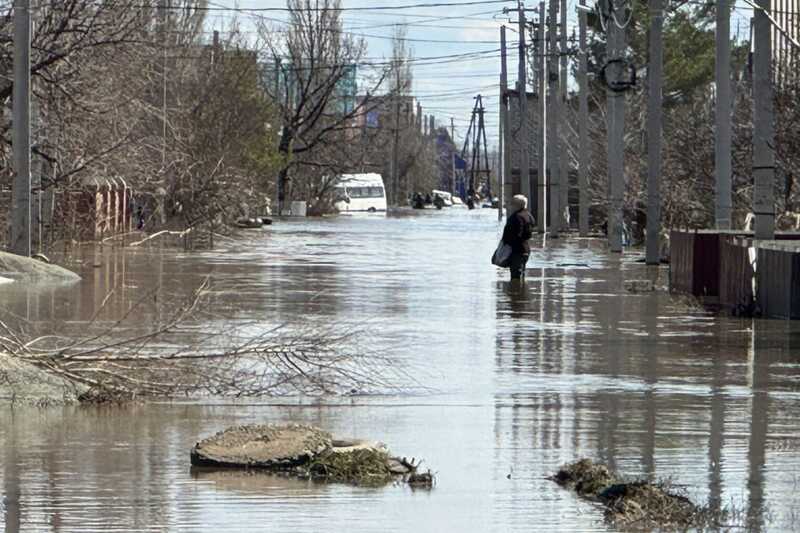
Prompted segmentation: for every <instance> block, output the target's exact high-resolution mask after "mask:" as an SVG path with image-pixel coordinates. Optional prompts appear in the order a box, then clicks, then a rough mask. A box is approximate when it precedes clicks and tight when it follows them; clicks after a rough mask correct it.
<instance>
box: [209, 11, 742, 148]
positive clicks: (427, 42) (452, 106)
mask: <svg viewBox="0 0 800 533" xmlns="http://www.w3.org/2000/svg"><path fill="white" fill-rule="evenodd" d="M475 1H476V0H342V7H344V8H346V9H350V8H372V9H367V10H363V9H359V10H355V11H344V12H343V19H344V24H345V29H346V30H347V31H351V32H353V33H355V34H360V35H362V36H364V38H365V39H366V42H367V45H368V50H367V53H366V56H367V57H368V58H370V60H377V59H379V58H384V57H385V58H389V57H390V56H391V53H392V35H393V26H394V25H402V26H404V27H405V29H406V31H407V33H406V38H407V39H408V43H407V44H408V46H409V47H410V49H411V50H412V55H413V57H414V58H416V59H417V60H418V61H419V64H417V65H415V66H414V69H413V79H414V85H413V92H414V95H415V96H416V97H417V99H418V101H419V102H420V103H421V105H422V109H423V111H422V112H423V114H426V115H428V114H433V115H434V116H435V117H436V124H437V126H442V125H445V126H448V127H449V126H450V121H451V118H452V119H453V122H454V124H455V133H456V141H457V142H458V143H459V146H460V143H463V139H464V135H465V134H466V132H467V128H468V126H469V122H470V117H471V113H472V109H473V106H474V104H475V96H476V95H477V94H481V96H482V99H483V102H484V106H485V108H486V115H485V122H486V135H487V138H488V142H489V145H490V149H491V148H492V147H493V146H495V145H496V144H497V139H498V137H499V125H498V119H499V110H498V109H499V93H500V89H499V87H500V85H499V80H500V53H499V51H497V50H499V48H500V27H501V25H506V26H507V27H508V30H507V40H508V44H509V50H508V70H509V86H510V87H513V86H514V84H515V82H516V72H517V61H518V54H517V49H516V46H517V33H516V27H517V25H516V20H517V18H516V13H510V14H505V15H504V14H503V8H504V7H509V8H515V7H516V4H517V2H516V0H509V1H507V2H501V1H497V0H494V1H488V2H481V3H475V4H474V5H461V6H457V5H449V6H443V7H427V6H424V5H425V4H435V3H449V4H457V3H465V2H470V3H473V2H475ZM577 1H578V0H567V4H568V5H567V13H568V23H567V25H568V30H567V31H568V35H571V34H572V32H573V29H574V31H575V32H576V34H577V15H576V11H575V5H576V4H577ZM209 2H210V6H211V7H217V8H219V7H226V8H238V9H239V11H238V12H237V11H233V10H230V11H211V12H209V21H208V24H209V26H210V28H211V29H223V28H224V27H226V26H227V22H229V21H230V20H231V19H232V18H233V17H237V19H238V21H239V23H240V27H241V29H242V31H243V32H248V31H252V30H254V19H255V18H257V17H269V18H270V19H279V20H286V18H287V15H286V13H285V12H280V11H266V12H265V11H247V10H248V9H264V8H284V7H286V2H285V0H209ZM593 3H594V2H593V1H592V0H587V4H589V5H593ZM525 4H526V7H527V8H528V9H532V8H533V7H535V6H538V4H539V2H538V0H537V1H533V0H528V1H527V2H525ZM740 5H741V4H740ZM409 6H414V7H409ZM376 7H380V8H384V9H374V8H376ZM532 15H533V14H530V15H529V16H532ZM749 16H750V13H749V12H747V13H744V12H742V11H734V14H733V17H732V21H731V30H732V32H735V31H736V29H737V24H738V25H739V27H740V28H741V29H742V31H749V30H748V29H745V28H744V26H745V25H746V23H747V20H746V19H747V18H748V17H749ZM275 24H280V23H279V22H275ZM493 51H495V52H493ZM470 53H478V54H480V55H478V56H477V57H472V58H470V57H467V58H464V59H455V58H454V59H444V60H430V61H425V60H424V59H423V58H431V57H440V56H450V55H454V54H470ZM426 63H427V64H426ZM571 84H572V83H571Z"/></svg>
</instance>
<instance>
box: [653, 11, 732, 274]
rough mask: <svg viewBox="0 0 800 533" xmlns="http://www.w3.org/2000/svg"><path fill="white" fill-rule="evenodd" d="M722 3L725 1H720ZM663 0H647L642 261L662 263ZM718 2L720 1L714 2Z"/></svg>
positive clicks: (654, 263)
mask: <svg viewBox="0 0 800 533" xmlns="http://www.w3.org/2000/svg"><path fill="white" fill-rule="evenodd" d="M722 1H723V2H724V1H725V0H722ZM662 2H663V0H650V58H649V62H648V65H649V66H648V67H647V230H646V233H647V236H646V244H645V247H646V252H645V261H646V262H647V264H648V265H657V264H659V263H660V262H661V252H660V250H659V244H658V239H659V234H660V232H661V185H660V183H661V90H662V89H661V86H662V70H663V63H664V48H663V39H662V31H661V29H662V26H663V23H664V11H663V6H662ZM717 5H719V4H717Z"/></svg>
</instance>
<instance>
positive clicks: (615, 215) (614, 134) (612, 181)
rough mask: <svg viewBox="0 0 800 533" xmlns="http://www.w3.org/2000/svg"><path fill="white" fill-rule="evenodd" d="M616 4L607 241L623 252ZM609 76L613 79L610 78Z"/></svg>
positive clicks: (610, 40)
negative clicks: (616, 86) (614, 85)
mask: <svg viewBox="0 0 800 533" xmlns="http://www.w3.org/2000/svg"><path fill="white" fill-rule="evenodd" d="M609 2H610V3H611V5H612V6H613V7H614V9H612V10H611V11H610V19H609V21H608V24H607V27H608V35H607V38H606V41H607V44H606V48H607V53H606V55H607V57H608V64H607V65H606V66H607V68H606V71H607V72H606V74H607V78H606V101H607V102H608V118H607V121H608V125H607V131H608V154H607V155H608V181H609V186H608V192H609V199H608V200H609V201H608V207H609V213H608V244H609V248H610V250H611V251H612V252H615V253H621V252H622V202H623V194H624V190H625V176H624V172H625V165H624V139H623V134H624V127H625V93H624V91H621V90H615V88H614V87H612V85H613V82H614V81H618V80H619V79H620V78H621V77H622V75H623V74H624V73H623V70H624V69H623V68H622V60H623V59H622V53H623V51H624V49H625V35H624V31H625V30H624V29H623V28H619V27H618V26H617V23H618V21H617V20H615V18H616V16H617V15H616V12H617V7H616V5H617V0H609ZM609 78H610V79H609Z"/></svg>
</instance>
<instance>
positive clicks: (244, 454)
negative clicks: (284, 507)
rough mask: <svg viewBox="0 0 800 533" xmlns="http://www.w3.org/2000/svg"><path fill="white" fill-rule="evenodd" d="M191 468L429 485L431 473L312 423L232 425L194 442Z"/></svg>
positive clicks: (369, 443)
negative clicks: (255, 471) (258, 471)
mask: <svg viewBox="0 0 800 533" xmlns="http://www.w3.org/2000/svg"><path fill="white" fill-rule="evenodd" d="M190 458H191V463H192V465H193V466H195V467H211V468H243V469H251V468H258V469H263V470H267V471H271V472H275V473H278V474H282V475H287V476H292V477H297V478H301V479H313V480H315V481H325V482H333V483H351V484H355V485H369V486H377V485H385V484H387V483H390V482H393V481H401V482H407V483H409V484H410V485H411V486H413V487H428V488H430V487H432V486H433V482H434V476H433V474H431V473H430V471H428V473H427V474H422V473H417V469H418V467H419V466H420V464H421V461H420V462H416V460H415V459H413V458H412V459H411V461H409V460H407V459H406V458H405V457H403V458H400V457H392V456H391V455H390V454H389V450H388V449H387V448H386V445H384V444H382V443H380V442H372V441H366V440H356V439H334V438H333V437H332V436H331V434H330V433H328V432H326V431H323V430H321V429H319V428H315V427H313V426H304V425H299V424H290V425H282V426H278V425H252V426H236V427H232V428H229V429H226V430H225V431H220V432H219V433H217V434H215V435H213V436H211V437H209V438H207V439H204V440H202V441H200V442H198V443H197V444H196V445H195V446H194V447H193V448H192V450H191V453H190Z"/></svg>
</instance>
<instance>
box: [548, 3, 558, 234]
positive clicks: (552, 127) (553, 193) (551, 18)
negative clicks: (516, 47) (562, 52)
mask: <svg viewBox="0 0 800 533" xmlns="http://www.w3.org/2000/svg"><path fill="white" fill-rule="evenodd" d="M558 2H559V0H550V4H549V7H550V9H549V13H548V17H547V32H548V39H547V52H546V57H547V86H548V87H547V111H548V113H547V129H548V141H547V144H548V145H549V146H550V147H551V148H552V149H551V150H548V151H547V155H548V157H547V159H548V161H547V167H548V169H547V183H548V185H549V187H548V188H549V196H548V201H549V203H550V236H551V237H553V238H555V237H558V230H559V227H560V218H561V209H560V204H561V202H560V198H561V196H560V192H559V185H560V183H559V179H558V178H559V176H558V174H559V157H560V156H561V154H559V152H558V146H559V144H558V121H559V120H560V117H561V113H560V109H559V98H560V97H559V94H558V85H559V73H558V40H557V37H558V33H557V28H556V16H557V13H558Z"/></svg>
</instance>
